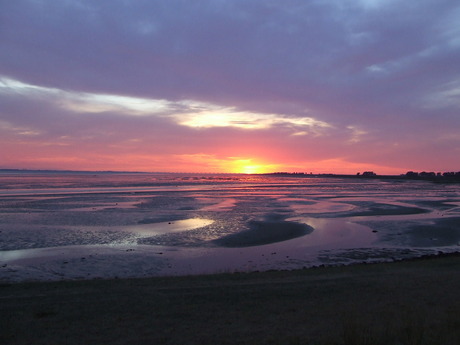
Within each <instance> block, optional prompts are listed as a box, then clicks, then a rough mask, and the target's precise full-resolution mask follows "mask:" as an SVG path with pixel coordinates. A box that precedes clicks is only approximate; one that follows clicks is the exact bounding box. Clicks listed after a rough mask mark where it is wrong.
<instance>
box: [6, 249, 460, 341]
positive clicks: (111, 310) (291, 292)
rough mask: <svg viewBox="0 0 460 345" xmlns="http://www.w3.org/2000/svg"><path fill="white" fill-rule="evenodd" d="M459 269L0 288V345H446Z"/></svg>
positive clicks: (330, 270) (417, 267)
mask: <svg viewBox="0 0 460 345" xmlns="http://www.w3.org/2000/svg"><path fill="white" fill-rule="evenodd" d="M459 268H460V253H452V254H440V255H437V256H429V257H421V258H417V259H410V260H402V261H398V262H392V263H375V264H355V265H348V266H335V267H320V268H309V269H304V270H290V271H284V270H278V271H266V272H251V273H222V274H215V275H203V276H182V277H153V278H132V279H110V280H104V279H95V280H79V281H60V282H29V283H12V284H6V285H5V284H1V285H0V292H1V296H2V297H1V298H0V305H1V306H2V311H5V312H2V313H1V316H0V321H1V323H2V325H4V326H6V328H5V329H6V330H7V331H6V332H2V335H0V340H3V341H6V342H7V343H9V344H27V343H31V342H33V343H35V344H49V343H60V342H62V341H63V339H66V341H67V343H68V344H86V343H112V344H128V343H129V344H133V343H135V344H137V343H139V344H140V343H146V342H151V343H164V344H181V343H187V344H206V343H220V344H267V343H274V344H277V343H293V344H324V345H328V344H349V343H354V344H360V343H362V342H360V341H363V340H364V339H365V338H366V339H368V341H369V340H370V341H371V342H372V343H385V341H386V343H387V344H388V343H396V342H397V341H398V342H399V343H409V341H408V339H407V337H411V338H416V337H423V339H424V340H423V341H422V342H420V344H445V345H450V344H452V345H453V344H456V343H457V341H458V340H459V339H460V330H459V329H458V327H457V326H456V325H457V322H458V313H459V312H460V301H459V300H458V290H459V288H460V273H459ZM388 330H389V331H388ZM227 336H229V338H226V337H227ZM405 337H406V338H405ZM374 340H375V341H374ZM378 341H380V342H378Z"/></svg>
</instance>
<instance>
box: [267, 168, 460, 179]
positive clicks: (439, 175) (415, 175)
mask: <svg viewBox="0 0 460 345" xmlns="http://www.w3.org/2000/svg"><path fill="white" fill-rule="evenodd" d="M265 175H276V176H298V177H361V178H362V177H364V178H379V179H407V180H430V181H439V182H460V171H457V172H454V171H449V172H432V171H430V172H426V171H422V172H415V171H408V172H407V173H405V174H401V175H378V174H376V173H375V172H373V171H365V172H363V173H360V172H359V173H357V174H356V175H340V174H313V173H304V172H285V171H281V172H274V173H270V174H265Z"/></svg>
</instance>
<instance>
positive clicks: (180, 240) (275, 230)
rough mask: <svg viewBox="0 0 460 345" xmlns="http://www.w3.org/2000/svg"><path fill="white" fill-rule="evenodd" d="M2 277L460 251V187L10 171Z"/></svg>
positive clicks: (2, 197) (0, 203)
mask: <svg viewBox="0 0 460 345" xmlns="http://www.w3.org/2000/svg"><path fill="white" fill-rule="evenodd" d="M0 215H1V217H0V281H2V282H6V283H9V282H26V281H37V280H38V281H45V280H71V279H76V280H85V279H98V278H102V279H110V278H136V277H137V278H141V277H155V276H183V275H201V274H216V273H217V274H218V273H230V272H254V271H267V270H295V269H302V268H309V267H317V266H321V265H327V266H334V265H349V264H355V263H362V262H367V263H372V262H385V261H397V260H400V259H408V258H414V257H420V256H422V255H431V254H437V253H439V252H442V253H450V252H456V251H457V250H458V249H459V248H460V185H459V184H440V183H432V182H429V181H410V180H397V179H391V180H385V179H382V180H379V179H366V178H336V177H328V178H319V177H302V178H295V177H279V176H259V175H231V174H229V175H226V174H216V175H209V174H208V175H189V174H127V173H124V174H123V173H59V172H48V173H24V172H23V173H15V174H5V173H4V174H0Z"/></svg>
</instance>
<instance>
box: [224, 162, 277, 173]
mask: <svg viewBox="0 0 460 345" xmlns="http://www.w3.org/2000/svg"><path fill="white" fill-rule="evenodd" d="M231 165H232V169H231V170H232V171H233V172H234V173H238V174H263V173H268V172H271V171H272V170H273V168H274V167H273V166H272V165H269V164H257V163H256V162H254V161H253V160H252V159H235V160H233V161H232V162H231Z"/></svg>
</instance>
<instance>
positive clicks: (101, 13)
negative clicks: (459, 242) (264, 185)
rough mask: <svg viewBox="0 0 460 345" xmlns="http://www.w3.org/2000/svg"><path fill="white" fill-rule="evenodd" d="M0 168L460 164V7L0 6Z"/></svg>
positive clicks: (333, 1) (378, 168)
mask: <svg viewBox="0 0 460 345" xmlns="http://www.w3.org/2000/svg"><path fill="white" fill-rule="evenodd" d="M0 42H1V47H2V48H1V49H0V168H28V169H71V170H124V171H177V172H273V171H301V172H314V173H326V172H330V173H350V174H355V173H356V172H362V171H365V170H373V171H375V172H377V173H379V174H399V173H405V172H406V171H408V170H414V171H422V170H426V171H458V170H460V159H459V157H460V63H459V61H460V4H459V2H458V1H456V0H420V1H413V2H412V1H411V2H409V1H384V0H340V1H339V0H325V1H303V0H292V1H286V2H284V1H283V2H282V1H266V0H246V1H237V0H227V1H226V0H222V1H215V0H207V1H206V0H203V1H178V0H171V1H136V2H126V1H121V0H113V1H83V0H81V1H77V0H74V1H32V0H30V1H27V0H18V1H4V2H1V4H0Z"/></svg>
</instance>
